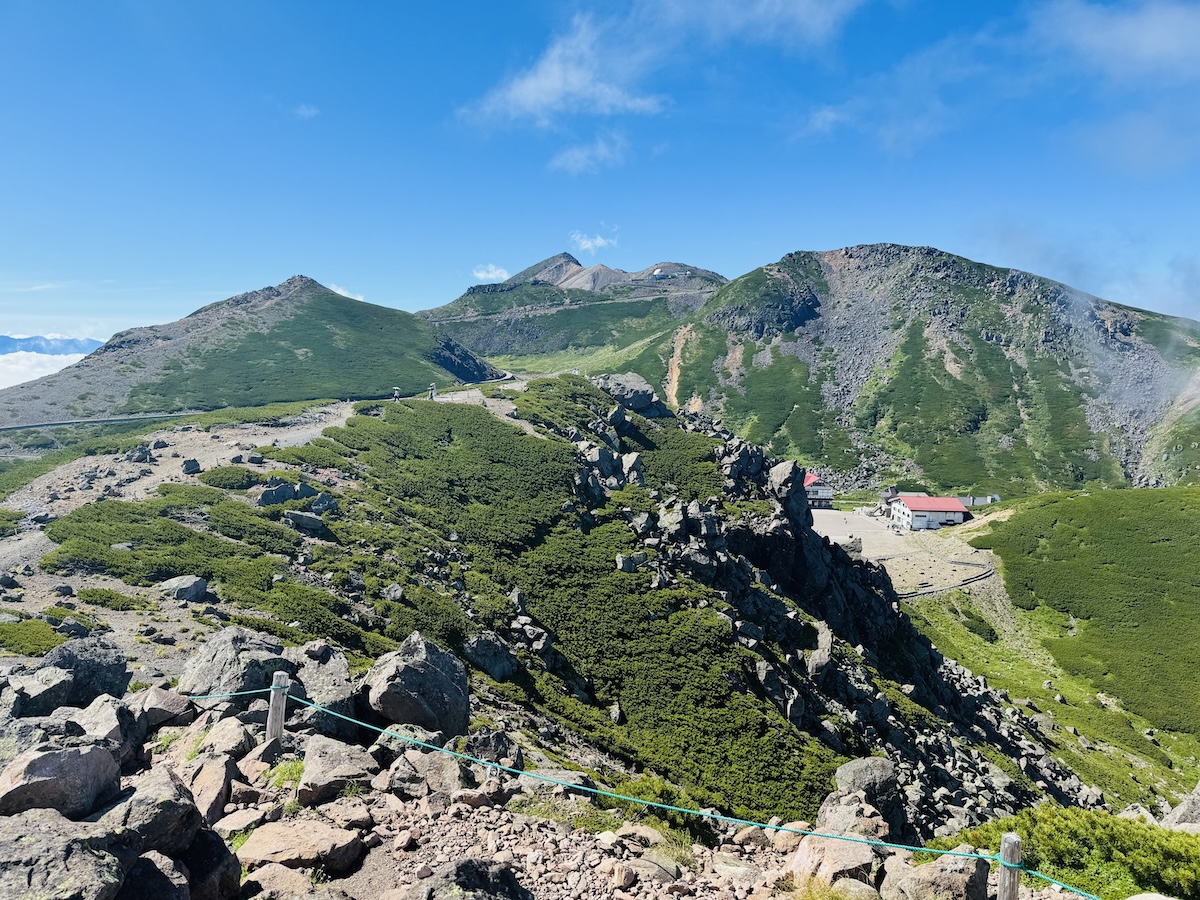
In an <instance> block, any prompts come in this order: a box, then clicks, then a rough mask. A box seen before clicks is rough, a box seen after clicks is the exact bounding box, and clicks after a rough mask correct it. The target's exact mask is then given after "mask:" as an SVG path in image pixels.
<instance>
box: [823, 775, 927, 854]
mask: <svg viewBox="0 0 1200 900" xmlns="http://www.w3.org/2000/svg"><path fill="white" fill-rule="evenodd" d="M834 781H835V782H836V784H837V787H838V792H840V793H842V794H854V793H856V792H858V791H862V793H863V797H864V798H865V800H866V802H867V803H868V804H870V805H871V806H873V807H875V808H876V809H877V810H879V812H880V813H882V815H883V817H884V819H885V820H886V821H887V823H888V826H889V833H890V834H891V836H892V838H893V839H896V838H899V837H901V836H905V835H907V834H908V833H909V831H910V828H909V824H908V819H907V813H906V812H905V807H904V799H903V797H902V796H901V794H900V787H899V783H898V782H897V780H896V766H895V764H894V763H893V762H892V761H891V760H890V759H887V758H885V757H882V756H866V757H863V758H861V759H852V760H850V762H848V763H846V764H844V765H842V766H839V767H838V770H837V772H836V773H834Z"/></svg>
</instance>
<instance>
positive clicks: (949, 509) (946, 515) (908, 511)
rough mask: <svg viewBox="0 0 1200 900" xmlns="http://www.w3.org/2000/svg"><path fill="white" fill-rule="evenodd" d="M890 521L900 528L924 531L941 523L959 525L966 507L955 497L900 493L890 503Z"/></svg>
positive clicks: (964, 516) (939, 526)
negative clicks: (916, 495) (919, 495)
mask: <svg viewBox="0 0 1200 900" xmlns="http://www.w3.org/2000/svg"><path fill="white" fill-rule="evenodd" d="M890 506H891V510H892V522H893V523H894V524H896V525H899V526H900V527H901V528H909V529H912V530H913V531H924V530H925V529H926V528H941V527H942V526H943V525H961V524H962V522H963V520H964V519H965V518H966V516H967V508H966V507H965V506H963V505H962V502H961V501H959V500H958V499H957V498H956V497H915V496H912V495H910V494H901V495H900V496H899V497H897V498H896V499H895V500H893V501H892V502H891V504H890Z"/></svg>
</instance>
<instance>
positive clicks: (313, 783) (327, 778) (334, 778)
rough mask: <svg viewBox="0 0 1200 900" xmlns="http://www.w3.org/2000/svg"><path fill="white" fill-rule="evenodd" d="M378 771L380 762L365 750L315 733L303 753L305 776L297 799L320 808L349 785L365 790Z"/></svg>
mask: <svg viewBox="0 0 1200 900" xmlns="http://www.w3.org/2000/svg"><path fill="white" fill-rule="evenodd" d="M378 771H379V763H377V762H376V761H375V759H374V757H372V756H371V754H370V753H368V752H367V751H366V750H364V749H363V748H362V747H358V746H355V745H353V744H344V743H342V742H341V741H338V740H334V739H333V738H329V737H325V736H324V735H321V734H314V735H313V736H312V737H310V738H309V739H308V745H307V747H305V750H304V775H303V777H301V779H300V784H299V785H298V787H297V799H298V800H299V801H300V802H301V803H303V804H304V805H306V806H317V805H318V804H321V803H325V802H327V801H329V800H332V799H333V798H335V797H337V796H338V795H339V794H340V793H341V792H342V791H343V790H344V789H345V788H346V787H347V786H348V785H350V784H354V783H357V784H360V785H363V786H364V787H365V786H366V785H367V784H369V783H370V781H371V778H372V776H373V775H374V774H375V773H376V772H378Z"/></svg>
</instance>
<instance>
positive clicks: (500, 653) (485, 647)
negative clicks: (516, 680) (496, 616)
mask: <svg viewBox="0 0 1200 900" xmlns="http://www.w3.org/2000/svg"><path fill="white" fill-rule="evenodd" d="M463 655H464V656H465V657H466V658H467V660H468V661H469V662H470V663H471V665H473V666H475V667H476V668H479V669H481V670H482V671H484V672H486V673H487V675H488V677H489V678H492V679H494V680H496V681H507V680H508V679H509V678H512V677H513V676H514V675H516V674H517V672H518V671H519V670H520V668H521V664H520V663H519V662H517V659H516V657H514V656H513V655H512V653H510V652H509V649H508V647H507V646H506V645H505V643H504V641H502V640H501V639H500V637H499V635H497V634H496V633H495V632H492V631H484V632H482V633H480V634H475V635H471V637H469V638H467V640H466V641H464V642H463Z"/></svg>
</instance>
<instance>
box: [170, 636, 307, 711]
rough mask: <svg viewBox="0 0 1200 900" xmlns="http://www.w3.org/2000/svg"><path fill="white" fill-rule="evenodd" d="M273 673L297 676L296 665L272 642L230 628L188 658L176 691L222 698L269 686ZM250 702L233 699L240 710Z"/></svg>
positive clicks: (242, 698) (244, 698)
mask: <svg viewBox="0 0 1200 900" xmlns="http://www.w3.org/2000/svg"><path fill="white" fill-rule="evenodd" d="M276 672H287V673H288V674H289V675H294V674H295V673H296V665H295V663H293V662H291V661H290V660H288V659H287V658H286V657H285V656H284V655H283V645H282V644H280V643H279V642H278V641H276V640H275V639H274V638H271V637H268V636H266V635H264V634H260V633H259V632H257V631H250V630H249V629H246V628H239V627H237V626H230V627H228V628H223V629H221V630H220V631H219V632H217V633H216V634H214V635H213V636H212V637H211V638H209V639H208V641H207V642H205V644H204V645H203V646H202V647H200V648H199V649H198V650H197V651H196V652H195V653H194V654H193V655H192V656H191V657H189V658H188V661H187V665H186V666H185V667H184V670H183V674H182V675H180V676H179V684H178V685H177V690H178V691H179V692H180V693H181V694H185V695H186V694H221V693H230V692H235V691H252V690H259V689H262V688H269V687H270V686H271V679H272V677H273V676H274V674H275V673H276ZM248 701H249V698H247V697H237V698H233V702H234V703H236V704H237V705H239V706H241V707H245V706H247V705H248Z"/></svg>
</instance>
